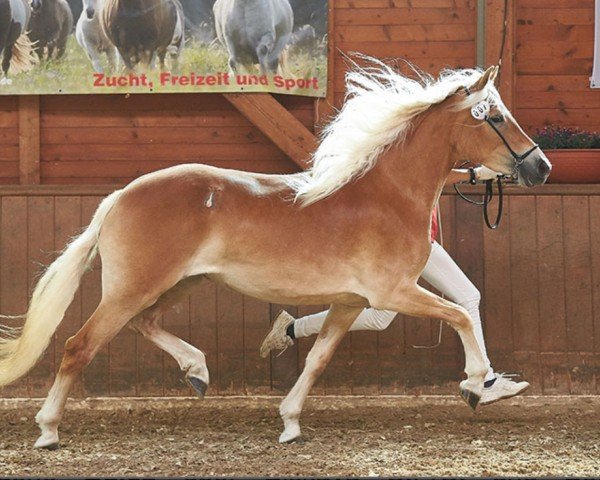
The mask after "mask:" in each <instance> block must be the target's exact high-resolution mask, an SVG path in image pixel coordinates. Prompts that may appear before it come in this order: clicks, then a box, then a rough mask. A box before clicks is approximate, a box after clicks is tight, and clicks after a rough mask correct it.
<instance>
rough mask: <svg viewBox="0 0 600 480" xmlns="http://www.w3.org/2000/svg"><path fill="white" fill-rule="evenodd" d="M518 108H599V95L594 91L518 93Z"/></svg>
mask: <svg viewBox="0 0 600 480" xmlns="http://www.w3.org/2000/svg"><path fill="white" fill-rule="evenodd" d="M517 103H518V105H519V108H538V107H540V106H542V105H543V107H544V108H569V109H590V108H596V109H598V108H600V94H598V92H594V91H587V92H586V91H581V92H555V91H550V92H520V93H519V94H518V95H517Z"/></svg>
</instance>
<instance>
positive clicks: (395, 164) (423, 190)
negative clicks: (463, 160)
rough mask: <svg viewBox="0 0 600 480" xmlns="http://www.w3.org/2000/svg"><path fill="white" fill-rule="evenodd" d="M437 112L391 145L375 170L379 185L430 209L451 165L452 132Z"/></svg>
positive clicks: (424, 117)
mask: <svg viewBox="0 0 600 480" xmlns="http://www.w3.org/2000/svg"><path fill="white" fill-rule="evenodd" d="M443 115H444V114H443V113H441V112H440V111H436V112H426V113H424V114H422V116H421V118H418V119H417V120H416V123H415V125H414V126H413V128H412V129H411V131H410V132H409V133H408V135H407V137H406V139H405V140H404V141H403V142H400V143H398V144H397V145H394V146H392V147H391V148H390V149H388V151H387V152H386V153H385V154H384V155H383V157H382V158H381V159H380V160H379V161H378V163H377V165H376V166H375V167H374V170H375V174H376V175H378V176H379V178H378V181H379V183H380V184H387V187H388V189H391V190H392V191H393V192H395V193H397V194H400V195H401V196H402V197H408V198H410V199H412V200H413V202H414V203H415V204H417V206H420V207H422V208H423V209H424V210H431V209H432V208H433V206H434V205H435V203H436V202H437V200H438V198H439V195H440V193H441V191H442V187H443V186H444V183H445V182H446V179H447V177H448V174H449V173H450V170H451V169H452V166H453V163H454V162H453V156H452V150H451V149H452V147H451V141H450V135H451V130H450V128H448V124H447V122H445V121H444V119H442V118H440V117H441V116H443Z"/></svg>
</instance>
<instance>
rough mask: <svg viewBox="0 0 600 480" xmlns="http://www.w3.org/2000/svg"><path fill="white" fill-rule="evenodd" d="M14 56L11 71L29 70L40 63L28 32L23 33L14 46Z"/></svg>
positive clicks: (11, 60) (11, 61)
mask: <svg viewBox="0 0 600 480" xmlns="http://www.w3.org/2000/svg"><path fill="white" fill-rule="evenodd" d="M12 53H13V54H12V58H11V59H10V72H11V73H22V72H28V71H29V70H31V69H32V68H33V67H34V66H35V65H37V64H38V62H39V59H38V57H37V56H36V55H35V53H34V51H33V43H32V42H31V40H29V37H28V36H27V34H26V33H23V34H22V35H21V36H20V37H19V38H17V41H16V42H15V44H14V46H13V51H12Z"/></svg>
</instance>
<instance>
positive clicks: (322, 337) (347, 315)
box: [279, 305, 362, 443]
mask: <svg viewBox="0 0 600 480" xmlns="http://www.w3.org/2000/svg"><path fill="white" fill-rule="evenodd" d="M361 310H362V308H360V307H359V308H357V307H348V306H345V305H332V306H331V308H330V309H329V310H328V314H327V318H326V319H325V323H324V324H323V328H322V329H321V331H320V332H319V335H318V337H317V340H316V341H315V344H314V345H313V347H312V348H311V350H310V352H309V353H308V355H307V357H306V364H305V366H304V370H303V371H302V374H301V375H300V377H299V378H298V380H297V381H296V384H295V385H294V387H293V388H292V390H291V391H290V393H289V394H288V395H287V396H286V397H285V399H284V400H283V402H281V406H280V407H279V413H280V415H281V418H282V419H283V424H284V430H283V433H282V434H281V436H280V437H279V442H280V443H287V442H292V441H294V440H296V439H298V438H299V437H300V413H301V412H302V406H303V405H304V402H305V400H306V397H307V395H308V393H309V391H310V389H311V388H312V386H313V384H314V383H315V381H316V380H317V378H319V375H321V373H322V372H323V370H324V369H325V367H326V366H327V364H328V363H329V360H330V359H331V357H332V356H333V353H334V352H335V349H336V348H337V346H338V345H339V343H340V341H341V340H342V338H343V337H344V334H345V333H346V332H347V331H348V329H349V328H350V325H352V322H354V320H355V319H356V317H357V316H358V315H359V313H360V312H361Z"/></svg>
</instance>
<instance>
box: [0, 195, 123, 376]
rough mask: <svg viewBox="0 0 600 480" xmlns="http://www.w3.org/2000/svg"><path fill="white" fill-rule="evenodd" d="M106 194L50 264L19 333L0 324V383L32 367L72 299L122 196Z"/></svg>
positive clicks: (23, 373)
mask: <svg viewBox="0 0 600 480" xmlns="http://www.w3.org/2000/svg"><path fill="white" fill-rule="evenodd" d="M120 194H121V190H118V191H116V192H114V193H112V194H111V195H109V196H108V197H106V198H105V199H104V200H103V201H102V203H101V204H100V206H99V207H98V210H96V213H95V214H94V218H92V221H91V223H90V225H89V226H88V228H87V229H86V230H85V231H84V232H83V233H82V234H81V235H79V236H78V237H76V238H75V239H74V240H73V241H72V242H71V243H70V244H69V245H68V246H67V247H66V248H65V250H64V251H63V252H62V254H61V255H60V256H59V257H58V258H57V259H56V260H55V261H54V262H53V263H52V264H51V265H50V266H49V267H48V269H47V270H46V272H45V273H44V275H43V276H42V278H40V280H39V282H38V283H37V285H36V287H35V290H34V291H33V295H32V297H31V302H30V303H29V309H28V311H27V314H26V315H25V324H24V325H23V328H22V330H21V332H20V335H16V334H14V331H12V332H11V330H13V329H10V328H5V327H4V328H3V327H1V326H0V334H1V333H2V332H3V331H4V337H5V338H0V386H3V385H7V384H9V383H11V382H14V381H15V380H17V379H18V378H20V377H22V376H23V375H25V374H26V373H27V372H28V371H29V370H31V369H32V368H33V366H34V365H35V364H36V362H37V360H38V359H39V358H40V357H41V355H42V354H43V353H44V350H46V348H47V347H48V344H49V343H50V340H51V338H52V335H53V334H54V332H55V331H56V329H57V328H58V325H59V324H60V322H61V321H62V319H63V317H64V315H65V311H66V310H67V308H68V307H69V305H70V304H71V302H72V301H73V297H74V296H75V292H76V291H77V289H78V288H79V283H80V281H81V277H82V276H83V274H84V272H85V270H86V268H87V267H88V266H89V265H90V263H91V262H92V260H93V259H94V257H95V256H96V252H97V248H96V246H97V244H98V234H99V233H100V227H101V226H102V223H103V222H104V219H105V218H106V215H107V214H108V212H109V211H110V210H111V208H112V207H113V205H114V204H115V201H116V200H117V198H118V197H119V196H120Z"/></svg>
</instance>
